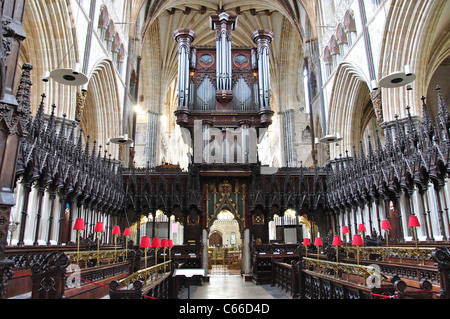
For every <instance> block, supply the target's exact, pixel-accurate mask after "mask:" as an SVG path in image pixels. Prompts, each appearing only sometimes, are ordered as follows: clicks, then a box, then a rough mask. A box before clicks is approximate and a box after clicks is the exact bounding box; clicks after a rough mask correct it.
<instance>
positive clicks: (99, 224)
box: [94, 222, 105, 233]
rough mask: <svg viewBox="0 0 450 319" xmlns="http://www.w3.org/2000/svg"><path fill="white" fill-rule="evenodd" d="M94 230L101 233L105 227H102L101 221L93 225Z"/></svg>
mask: <svg viewBox="0 0 450 319" xmlns="http://www.w3.org/2000/svg"><path fill="white" fill-rule="evenodd" d="M94 231H95V232H99V233H103V232H104V231H105V229H104V228H103V223H102V222H98V223H97V224H96V225H95V228H94Z"/></svg>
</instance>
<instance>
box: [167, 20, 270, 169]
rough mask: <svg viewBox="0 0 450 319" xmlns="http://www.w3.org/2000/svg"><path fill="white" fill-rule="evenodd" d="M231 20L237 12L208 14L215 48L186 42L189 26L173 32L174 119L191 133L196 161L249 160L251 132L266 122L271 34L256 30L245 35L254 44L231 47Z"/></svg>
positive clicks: (190, 35) (190, 40)
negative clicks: (175, 73)
mask: <svg viewBox="0 0 450 319" xmlns="http://www.w3.org/2000/svg"><path fill="white" fill-rule="evenodd" d="M237 22H238V19H237V16H232V15H229V14H227V13H226V12H222V13H220V14H218V15H212V16H211V17H210V27H211V29H212V30H214V31H215V39H216V45H215V47H211V46H196V45H192V47H191V44H192V43H193V42H194V40H195V32H194V31H193V30H189V29H177V30H175V31H174V38H175V40H176V41H177V42H178V46H179V50H178V53H179V54H178V58H179V59H178V78H179V83H178V107H177V110H176V111H175V116H176V119H177V124H179V125H180V126H181V127H182V128H185V129H188V130H189V132H190V133H191V137H192V140H193V142H194V161H195V159H197V162H207V163H249V162H251V161H253V160H254V158H255V157H256V155H255V156H254V155H253V154H256V139H257V136H258V133H257V131H258V129H259V128H265V127H268V126H269V125H270V124H271V123H272V115H273V111H272V110H271V107H270V73H269V56H270V48H269V44H270V42H271V41H272V39H273V33H272V31H270V30H256V31H255V32H253V34H251V35H250V36H251V39H252V40H253V41H254V42H255V44H256V47H234V46H232V31H233V30H235V29H236V27H237ZM196 121H199V122H200V123H201V124H200V125H196V123H195V122H196ZM196 128H197V129H196ZM255 132H256V134H254V133H255ZM196 134H197V137H195V135H196ZM253 137H254V142H255V143H253V140H251V139H252V138H253ZM196 141H199V142H198V143H200V144H201V145H200V147H196V145H195V144H196ZM200 141H201V142H200ZM197 146H198V145H197ZM196 151H198V152H200V153H201V154H200V155H199V154H195V152H196Z"/></svg>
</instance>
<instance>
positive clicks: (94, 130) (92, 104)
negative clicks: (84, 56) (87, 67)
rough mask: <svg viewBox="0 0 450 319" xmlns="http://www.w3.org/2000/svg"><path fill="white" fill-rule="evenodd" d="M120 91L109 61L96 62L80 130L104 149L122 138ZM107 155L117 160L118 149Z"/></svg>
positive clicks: (116, 147) (112, 148) (114, 148)
mask: <svg viewBox="0 0 450 319" xmlns="http://www.w3.org/2000/svg"><path fill="white" fill-rule="evenodd" d="M121 109H122V107H121V103H120V97H119V89H118V84H117V79H116V75H115V71H114V66H113V64H112V61H111V60H109V59H108V60H107V59H102V60H100V61H97V63H96V64H95V65H94V67H93V71H92V73H91V75H90V77H89V83H88V93H87V97H86V104H85V108H84V112H83V115H82V119H81V122H80V126H81V127H82V128H83V132H84V134H86V135H90V136H91V138H92V139H94V140H96V141H97V145H103V146H105V145H106V143H107V140H108V138H111V137H114V136H117V135H120V134H122V129H121V127H122V124H121V123H122V111H121ZM108 150H109V152H110V154H111V155H112V156H113V157H115V158H116V159H118V158H119V153H118V146H116V145H109V147H108Z"/></svg>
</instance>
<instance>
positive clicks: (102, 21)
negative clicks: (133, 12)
mask: <svg viewBox="0 0 450 319" xmlns="http://www.w3.org/2000/svg"><path fill="white" fill-rule="evenodd" d="M108 22H109V15H108V9H107V8H106V6H103V5H102V6H101V7H100V16H99V17H98V25H97V27H98V29H99V31H100V39H101V40H102V41H104V40H105V33H106V29H107V27H108Z"/></svg>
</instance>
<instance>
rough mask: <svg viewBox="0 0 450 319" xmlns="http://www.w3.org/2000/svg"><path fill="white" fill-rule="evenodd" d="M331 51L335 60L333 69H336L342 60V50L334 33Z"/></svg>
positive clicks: (331, 40)
mask: <svg viewBox="0 0 450 319" xmlns="http://www.w3.org/2000/svg"><path fill="white" fill-rule="evenodd" d="M330 53H331V59H332V61H333V69H336V67H337V66H338V64H339V62H340V60H341V54H340V53H341V52H340V51H339V45H338V43H337V40H336V37H335V36H334V35H333V36H331V39H330Z"/></svg>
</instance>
